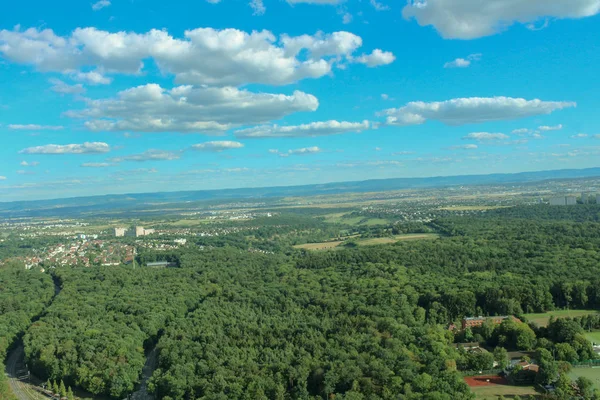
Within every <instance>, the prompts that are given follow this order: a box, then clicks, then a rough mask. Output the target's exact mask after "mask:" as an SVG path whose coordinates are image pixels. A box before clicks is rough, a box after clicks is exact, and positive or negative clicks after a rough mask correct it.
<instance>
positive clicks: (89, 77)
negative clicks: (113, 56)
mask: <svg viewBox="0 0 600 400" xmlns="http://www.w3.org/2000/svg"><path fill="white" fill-rule="evenodd" d="M71 78H72V79H74V80H76V81H78V82H85V83H87V84H90V85H108V84H110V83H111V82H112V79H111V78H108V77H106V76H104V75H103V74H102V73H101V72H99V71H89V72H75V73H73V74H72V75H71Z"/></svg>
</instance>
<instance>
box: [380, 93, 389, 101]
mask: <svg viewBox="0 0 600 400" xmlns="http://www.w3.org/2000/svg"><path fill="white" fill-rule="evenodd" d="M381 99H382V100H390V95H389V94H385V93H382V94H381Z"/></svg>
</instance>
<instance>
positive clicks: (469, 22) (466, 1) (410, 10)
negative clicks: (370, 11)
mask: <svg viewBox="0 0 600 400" xmlns="http://www.w3.org/2000/svg"><path fill="white" fill-rule="evenodd" d="M599 12H600V0H570V1H549V0H517V1H515V0H427V1H426V0H408V4H407V5H406V6H405V7H404V9H403V10H402V14H403V16H404V18H406V19H410V18H414V19H416V21H417V22H418V23H419V25H421V26H428V25H431V26H433V27H434V28H435V29H436V30H437V31H438V32H439V33H440V34H441V35H442V36H443V37H445V38H447V39H475V38H479V37H483V36H489V35H493V34H495V33H498V32H501V31H503V30H504V29H506V28H507V27H509V26H510V25H512V24H514V23H515V22H519V23H522V24H527V25H528V26H530V25H531V24H529V23H531V22H535V21H537V20H539V19H541V18H544V17H550V18H584V17H590V16H592V15H596V14H598V13H599Z"/></svg>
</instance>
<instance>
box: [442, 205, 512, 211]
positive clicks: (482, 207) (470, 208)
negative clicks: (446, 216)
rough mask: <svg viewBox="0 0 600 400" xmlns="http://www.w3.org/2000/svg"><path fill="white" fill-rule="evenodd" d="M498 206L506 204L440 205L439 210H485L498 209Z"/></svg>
mask: <svg viewBox="0 0 600 400" xmlns="http://www.w3.org/2000/svg"><path fill="white" fill-rule="evenodd" d="M500 208H507V207H506V206H451V207H442V208H440V210H446V211H487V210H498V209H500Z"/></svg>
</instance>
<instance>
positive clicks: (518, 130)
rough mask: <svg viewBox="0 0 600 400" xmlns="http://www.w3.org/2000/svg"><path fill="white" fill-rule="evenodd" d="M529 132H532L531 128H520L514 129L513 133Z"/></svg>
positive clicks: (522, 133)
mask: <svg viewBox="0 0 600 400" xmlns="http://www.w3.org/2000/svg"><path fill="white" fill-rule="evenodd" d="M528 133H531V129H527V128H520V129H515V130H513V131H512V134H513V135H527V134H528Z"/></svg>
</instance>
